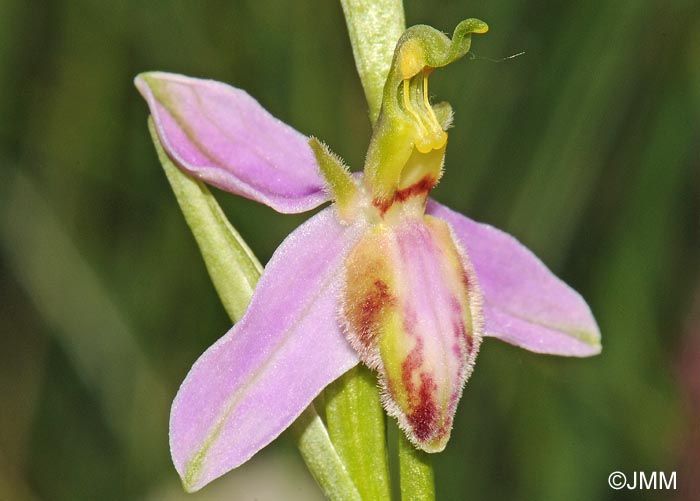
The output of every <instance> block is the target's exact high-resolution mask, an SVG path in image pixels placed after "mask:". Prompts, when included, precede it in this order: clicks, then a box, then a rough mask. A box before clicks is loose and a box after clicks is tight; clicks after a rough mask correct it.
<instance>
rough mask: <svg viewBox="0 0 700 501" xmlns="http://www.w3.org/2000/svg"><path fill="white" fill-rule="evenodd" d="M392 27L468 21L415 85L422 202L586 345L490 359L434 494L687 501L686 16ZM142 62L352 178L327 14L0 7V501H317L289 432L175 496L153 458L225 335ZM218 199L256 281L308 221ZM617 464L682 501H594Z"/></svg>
mask: <svg viewBox="0 0 700 501" xmlns="http://www.w3.org/2000/svg"><path fill="white" fill-rule="evenodd" d="M406 16H407V22H408V24H409V25H410V24H417V23H426V24H431V25H433V26H435V27H437V28H439V29H442V30H444V31H447V32H451V30H452V29H453V28H454V26H455V25H456V24H457V22H458V21H459V20H461V19H463V18H466V17H479V18H482V19H484V20H485V21H487V22H488V23H489V25H490V27H491V31H490V32H489V33H488V35H484V36H478V37H475V41H474V44H473V50H474V52H475V54H476V55H477V56H479V57H477V58H474V59H472V60H467V61H462V62H460V63H458V64H455V65H452V66H450V67H449V68H447V69H445V70H442V71H440V72H439V73H437V74H436V75H435V76H433V78H432V79H431V90H432V92H433V94H434V95H435V96H436V98H437V99H438V100H449V101H450V102H451V103H452V105H453V107H454V110H455V112H456V120H455V128H454V129H453V130H452V131H451V133H450V147H449V149H448V153H447V163H446V167H447V171H446V174H445V176H444V177H443V181H442V183H441V184H440V186H439V187H438V188H437V189H436V190H435V193H434V195H435V197H436V198H437V199H439V200H440V201H442V202H445V203H448V204H449V205H450V206H452V207H453V208H456V209H458V210H460V211H461V212H464V213H467V214H469V215H471V216H472V217H474V218H476V219H479V220H483V221H487V222H489V223H492V224H494V225H497V226H499V227H502V228H505V229H507V230H508V231H510V232H511V233H513V234H515V235H517V236H518V237H519V238H520V239H521V240H522V241H523V242H525V243H526V244H527V245H529V246H530V247H531V248H532V249H533V250H534V251H535V252H536V253H537V254H539V255H540V256H541V257H542V258H543V260H544V261H545V262H546V263H547V264H548V265H550V267H551V268H552V269H553V270H555V271H556V273H557V274H559V275H560V276H561V277H562V278H564V279H565V280H566V281H568V282H569V283H570V284H572V285H573V286H574V287H575V288H576V289H578V290H579V291H580V292H582V294H583V295H584V296H585V297H586V298H587V299H588V300H589V303H590V304H591V307H592V309H593V311H594V313H595V314H596V317H597V319H598V321H599V323H600V327H601V330H602V332H603V354H602V355H601V356H599V357H596V358H593V359H583V360H578V359H560V358H555V357H543V356H537V355H534V354H531V353H528V352H524V351H521V350H519V349H516V348H513V347H510V346H507V345H505V344H502V343H500V342H498V341H495V340H487V341H486V342H485V343H484V345H483V347H482V352H481V355H480V357H479V361H478V363H477V367H476V371H475V372H474V375H473V376H472V378H471V380H470V382H469V383H468V385H467V388H466V390H465V393H464V397H463V399H462V401H461V404H460V408H459V410H458V414H457V420H456V424H455V430H454V432H453V438H452V440H451V442H450V444H449V446H448V448H447V450H446V451H445V452H444V453H442V454H440V455H439V456H438V457H437V458H436V459H435V463H436V468H437V480H438V497H439V498H441V499H454V500H461V499H536V500H562V499H566V500H590V499H667V498H668V499H688V500H690V499H700V483H699V479H700V262H699V256H700V252H698V251H699V249H700V238H699V231H698V230H699V223H700V200H699V198H700V197H699V195H700V189H699V187H700V160H699V159H700V146H699V145H700V142H699V139H700V3H698V2H697V0H673V1H669V0H587V1H583V2H559V1H554V0H510V1H496V0H491V1H485V0H472V1H469V2H467V1H443V2H435V1H430V0H421V1H418V0H408V1H407V2H406ZM521 51H525V55H523V56H521V57H518V58H516V59H511V60H507V61H503V62H500V63H495V62H492V61H489V60H488V59H486V58H491V59H500V58H503V57H505V56H509V55H511V54H515V53H518V52H521ZM156 69H157V70H166V71H174V72H179V73H185V74H188V75H193V76H200V77H209V78H214V79H218V80H222V81H226V82H229V83H232V84H233V85H236V86H238V87H242V88H244V89H246V90H248V91H249V92H250V93H251V94H252V95H253V96H255V97H256V98H257V99H258V100H259V101H260V102H261V103H262V104H263V105H264V106H265V107H266V108H267V109H268V110H270V111H271V112H272V113H273V114H274V115H276V116H277V117H280V118H281V119H282V120H284V121H286V122H288V123H290V124H292V125H293V126H294V127H296V128H297V129H299V130H301V131H302V132H304V133H307V134H314V135H317V136H319V137H321V138H323V139H324V140H325V141H327V142H328V144H329V145H331V147H332V148H333V149H334V150H335V151H336V152H338V153H339V154H340V155H341V156H343V157H344V158H345V159H346V160H347V161H348V163H349V164H350V165H351V166H353V168H354V169H360V168H361V166H362V161H363V156H364V152H365V150H366V146H367V143H368V140H369V124H368V120H367V116H366V107H365V103H364V97H363V94H362V90H361V87H360V83H359V80H358V78H357V75H356V71H355V68H354V63H353V61H352V56H351V50H350V45H349V41H348V38H347V33H346V29H345V25H344V21H343V18H342V12H341V9H340V6H339V4H338V3H336V2H334V1H329V0H313V1H312V0H298V1H281V0H249V1H243V0H242V1H236V0H226V1H224V0H201V1H198V2H192V1H187V0H158V1H151V2H143V1H136V0H123V1H114V2H96V1H90V0H51V1H49V0H42V1H39V0H0V169H1V170H0V173H1V175H2V177H1V178H0V179H1V183H0V277H2V278H1V281H0V293H1V294H2V296H1V298H0V499H3V500H5V499H7V500H24V499H51V500H53V499H55V500H94V499H100V500H102V501H108V500H121V499H180V498H186V499H192V500H196V499H253V498H257V499H289V498H290V497H291V496H293V495H296V496H298V497H300V498H302V499H313V498H317V497H318V496H319V495H320V494H319V493H318V491H317V490H316V488H315V486H314V484H313V481H312V480H311V479H310V477H309V475H308V474H307V473H305V470H304V467H303V463H302V461H301V459H299V458H298V456H297V454H296V452H295V450H294V449H293V447H292V446H291V443H290V441H289V440H288V438H287V437H285V436H283V438H282V439H280V440H277V441H276V442H275V443H274V444H273V445H272V446H270V447H269V448H267V449H265V450H264V451H263V453H261V454H260V455H259V456H256V458H255V459H254V460H253V461H251V462H250V463H249V464H246V465H245V466H243V467H242V468H240V469H239V470H236V471H235V472H233V473H232V474H230V475H228V476H226V477H224V478H223V479H221V480H218V481H217V482H215V483H214V484H212V485H211V486H209V487H207V488H205V489H204V490H203V491H202V492H201V493H199V494H197V495H193V496H187V497H186V496H185V495H184V494H182V493H181V489H180V486H179V481H178V478H177V475H176V473H175V471H174V469H173V467H172V466H171V464H170V458H169V451H168V442H167V418H168V410H169V403H170V401H171V399H172V397H173V396H174V393H175V391H176V390H177V387H178V385H179V383H180V382H181V381H182V379H183V378H184V376H185V374H186V372H187V371H188V369H189V367H190V365H191V364H192V362H193V361H194V360H195V359H196V357H197V356H198V355H199V354H200V353H201V352H202V351H203V350H204V349H205V348H206V347H207V346H208V345H210V344H211V343H212V342H213V341H214V340H215V339H217V337H219V336H220V335H222V334H223V333H224V332H225V331H226V330H227V329H228V326H229V322H228V319H227V316H226V314H225V312H224V310H223V309H222V308H221V306H220V304H219V302H218V299H217V297H216V295H215V293H214V290H213V287H212V286H211V285H210V282H209V279H208V277H207V275H206V271H205V268H204V266H203V263H202V261H201V259H200V257H199V254H198V250H197V248H196V245H195V243H194V240H193V238H192V237H191V235H190V233H189V231H188V228H187V227H186V225H185V223H184V220H183V218H182V216H181V214H180V212H179V209H178V207H177V204H176V202H175V199H174V197H173V195H172V193H171V192H170V188H169V186H168V184H167V182H166V180H165V176H164V175H163V171H162V170H161V168H160V166H159V164H158V161H157V159H156V155H155V152H154V150H153V147H152V145H151V143H150V138H149V135H148V132H147V129H146V116H147V109H146V106H145V105H144V103H143V102H142V100H141V98H140V97H139V95H138V94H137V92H136V90H135V89H134V87H133V85H132V79H133V77H134V76H135V75H136V74H137V73H138V72H141V71H146V70H156ZM216 195H217V196H218V199H219V200H220V202H221V204H222V205H223V206H224V208H225V210H226V212H227V214H228V215H229V217H230V219H231V221H232V222H233V223H234V225H236V226H237V228H238V229H239V231H240V232H241V234H242V235H243V236H244V238H246V239H247V241H248V242H249V244H250V246H251V247H252V248H253V249H254V251H255V252H256V253H257V254H258V256H259V257H260V259H261V260H262V261H263V262H265V261H267V260H268V259H269V257H270V255H271V254H272V252H273V251H274V249H275V248H276V246H277V245H278V244H279V243H280V242H281V240H282V239H283V238H284V236H285V235H286V234H287V233H289V232H290V231H291V230H292V229H293V228H294V227H295V226H297V225H298V224H299V223H300V222H301V221H303V220H304V219H305V218H306V217H307V216H306V215H302V216H280V215H277V214H275V213H274V212H273V211H272V210H270V209H267V208H265V207H262V206H259V205H257V204H255V203H252V202H249V201H245V200H241V199H237V198H235V197H233V196H231V195H228V194H225V193H221V192H216ZM320 356H321V355H320ZM614 470H620V471H623V472H626V473H631V472H633V471H638V470H642V471H665V472H669V473H670V472H671V471H677V472H678V487H679V490H678V491H676V492H672V493H663V492H655V491H646V492H644V491H635V492H631V491H625V492H622V491H620V492H616V491H613V490H611V489H610V488H609V487H608V485H607V477H608V475H609V474H610V473H611V472H612V471H614Z"/></svg>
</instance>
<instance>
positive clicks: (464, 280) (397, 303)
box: [342, 216, 482, 452]
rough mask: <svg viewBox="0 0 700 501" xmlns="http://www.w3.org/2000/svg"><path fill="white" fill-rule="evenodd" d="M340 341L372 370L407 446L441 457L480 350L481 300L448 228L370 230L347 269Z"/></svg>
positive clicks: (426, 224) (403, 223) (414, 223)
mask: <svg viewBox="0 0 700 501" xmlns="http://www.w3.org/2000/svg"><path fill="white" fill-rule="evenodd" d="M345 279H346V285H345V289H344V293H343V301H342V315H343V319H344V322H345V334H346V336H347V338H348V340H349V342H350V343H351V345H352V346H353V347H354V348H355V350H356V351H357V352H358V354H359V355H360V359H361V360H362V361H363V362H364V363H365V364H367V365H368V366H369V367H370V368H372V369H375V370H377V372H378V375H379V381H380V384H381V387H382V389H383V404H384V408H385V409H386V411H387V413H388V414H390V415H391V416H393V417H395V418H396V419H397V421H398V423H399V426H400V427H401V428H402V429H403V430H404V431H405V432H406V435H407V436H408V438H409V439H410V440H411V441H412V442H413V443H414V444H415V445H416V446H417V447H419V448H421V449H423V450H425V451H427V452H439V451H441V450H442V449H444V447H445V444H446V443H447V441H448V439H449V437H450V432H451V429H452V421H453V418H454V413H455V410H456V408H457V403H458V402H459V398H460V396H461V394H462V387H463V386H464V383H465V382H466V380H467V378H468V377H469V375H470V373H471V370H472V367H473V364H474V359H475V357H476V354H477V351H478V348H479V344H480V341H481V330H482V327H481V323H482V320H481V317H482V315H481V299H480V295H479V292H478V285H477V282H476V279H475V277H474V274H473V272H472V269H471V265H470V264H469V262H468V260H467V258H466V256H465V255H464V253H462V252H461V251H460V249H459V247H458V246H457V244H456V243H455V241H454V240H453V237H452V233H451V231H450V229H449V227H448V225H447V224H446V223H445V222H444V221H441V220H439V219H436V218H433V217H431V216H418V217H414V216H405V217H403V218H402V219H401V220H395V221H392V222H391V223H390V224H387V223H380V224H378V225H375V226H373V227H372V228H371V229H369V230H368V232H367V233H366V234H365V235H364V237H362V239H361V240H360V241H359V243H358V244H357V245H356V246H355V247H354V249H353V250H352V251H351V253H350V255H349V257H348V259H347V260H346V265H345Z"/></svg>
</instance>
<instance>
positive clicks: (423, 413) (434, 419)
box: [401, 337, 441, 442]
mask: <svg viewBox="0 0 700 501" xmlns="http://www.w3.org/2000/svg"><path fill="white" fill-rule="evenodd" d="M422 365H423V339H422V338H420V337H418V338H417V341H416V346H415V347H414V348H413V349H412V350H411V351H410V352H409V354H408V356H407V357H406V359H405V360H404V361H403V363H402V364H401V382H402V383H403V387H404V390H405V391H406V395H407V397H408V399H407V400H408V407H409V408H408V409H407V412H406V419H407V421H408V424H409V426H410V427H411V430H413V434H414V435H415V437H416V439H418V440H419V441H421V442H425V441H428V440H431V439H432V438H434V436H435V434H436V432H437V431H439V429H441V427H439V424H438V420H439V417H440V416H439V412H438V408H437V405H436V404H435V392H436V391H437V385H436V384H435V382H434V381H433V378H432V376H431V375H430V374H428V373H426V372H421V373H420V376H419V377H420V384H419V386H418V388H416V385H415V384H414V382H413V376H414V375H415V373H416V372H417V371H419V370H420V369H421V366H422Z"/></svg>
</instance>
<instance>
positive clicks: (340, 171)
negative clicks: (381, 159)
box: [309, 137, 359, 217]
mask: <svg viewBox="0 0 700 501" xmlns="http://www.w3.org/2000/svg"><path fill="white" fill-rule="evenodd" d="M309 146H311V149H312V150H313V152H314V155H315V156H316V162H318V167H319V170H320V171H321V174H322V175H323V177H324V179H325V180H326V183H327V184H328V188H329V189H330V191H331V195H332V196H333V199H334V200H335V202H336V204H337V207H338V211H339V212H340V215H341V217H345V216H349V215H350V214H349V211H351V210H352V207H353V204H354V203H355V201H356V200H357V195H358V193H359V189H358V187H357V185H356V184H355V181H354V180H353V178H352V175H351V174H350V171H349V169H348V167H347V166H346V165H345V163H344V162H343V160H342V159H341V158H340V157H339V156H338V155H336V154H335V153H333V152H332V151H331V150H330V148H328V146H327V145H326V144H324V143H322V142H321V141H319V140H318V139H316V138H315V137H312V138H311V139H309Z"/></svg>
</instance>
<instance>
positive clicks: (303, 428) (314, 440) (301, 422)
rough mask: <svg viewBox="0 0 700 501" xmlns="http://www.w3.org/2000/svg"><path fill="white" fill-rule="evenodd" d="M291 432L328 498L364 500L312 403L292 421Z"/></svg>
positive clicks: (312, 473) (302, 455)
mask: <svg viewBox="0 0 700 501" xmlns="http://www.w3.org/2000/svg"><path fill="white" fill-rule="evenodd" d="M291 431H292V435H293V436H294V441H295V443H296V444H297V447H298V448H299V452H301V457H303V458H304V461H305V462H306V466H308V468H309V471H310V472H311V475H313V477H314V478H315V479H316V482H317V483H318V485H319V486H321V490H323V494H325V496H326V497H327V498H328V499H331V500H336V499H337V500H338V501H345V500H346V499H347V500H349V501H353V500H361V499H362V498H361V497H360V494H359V493H358V491H357V488H356V487H355V484H354V483H353V481H352V479H351V478H350V475H348V471H347V470H346V469H345V465H344V464H343V461H342V460H341V458H340V456H339V455H338V453H337V452H336V449H335V448H334V446H333V443H332V442H331V440H330V437H329V436H328V432H327V431H326V427H325V426H323V422H322V421H321V418H320V417H319V416H318V414H317V413H316V409H315V407H314V405H313V404H311V405H310V406H308V407H307V408H306V410H305V411H304V412H303V413H302V414H301V416H299V417H298V418H297V420H296V421H295V422H294V424H292V426H291Z"/></svg>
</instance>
